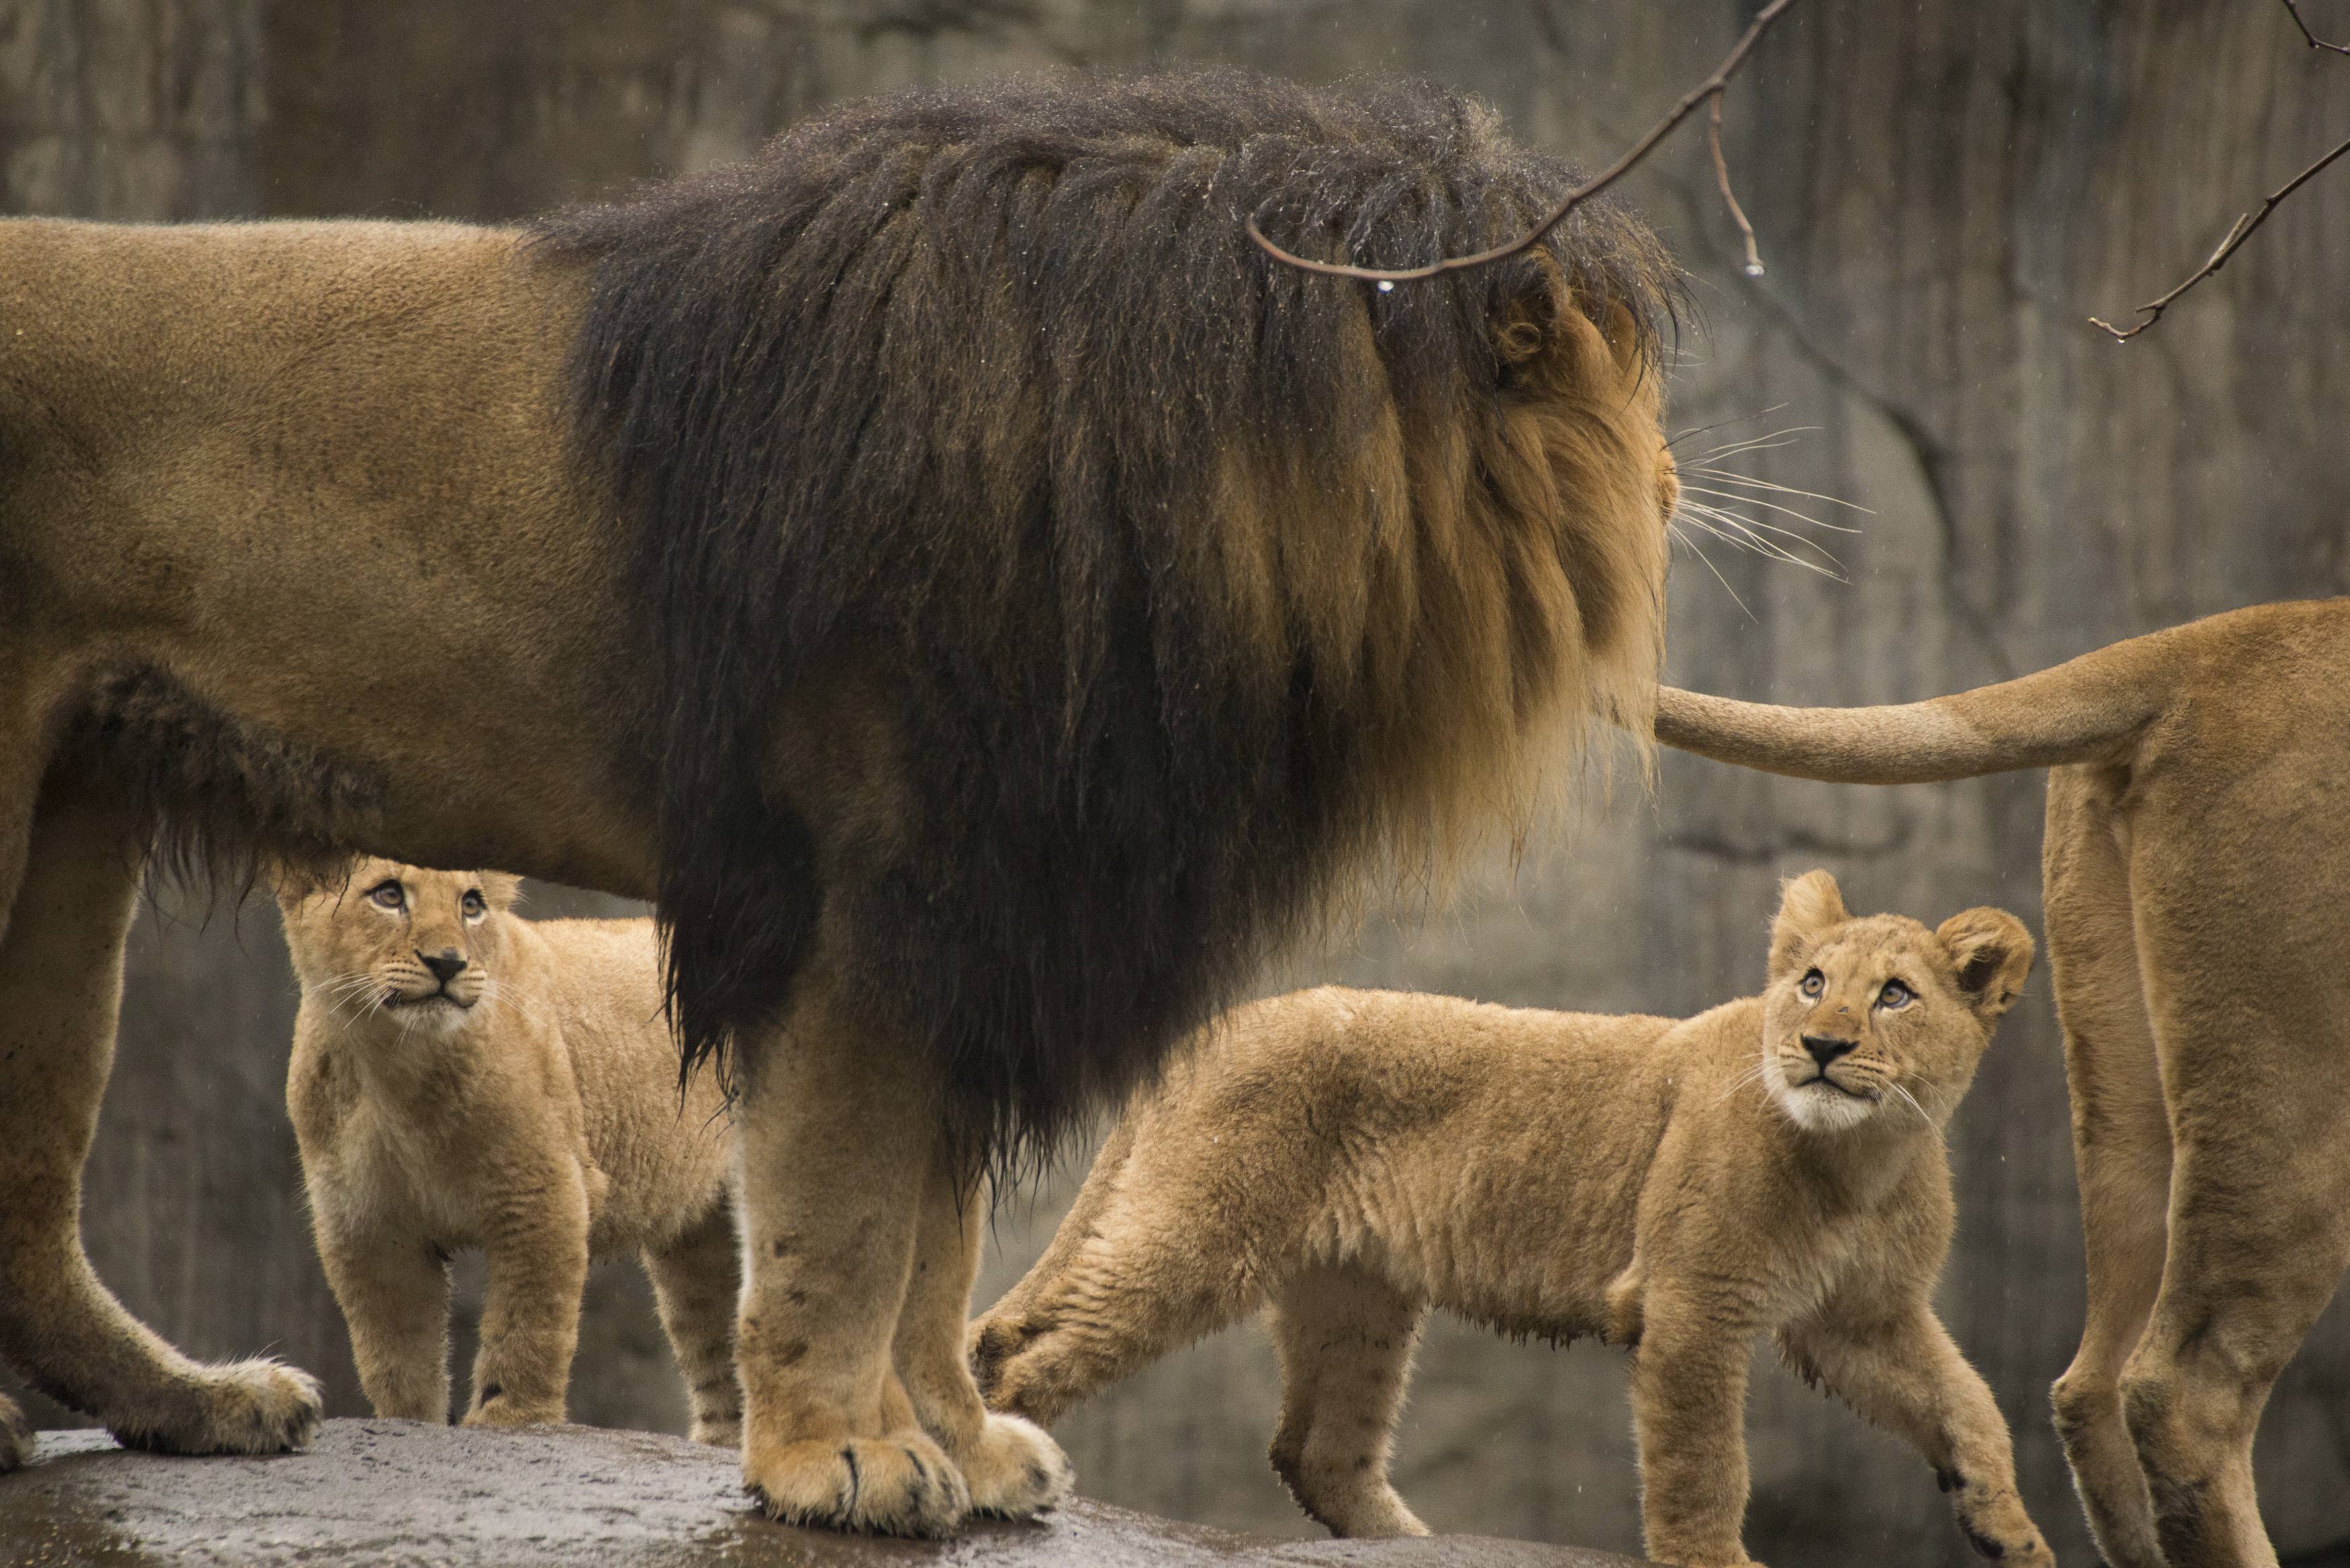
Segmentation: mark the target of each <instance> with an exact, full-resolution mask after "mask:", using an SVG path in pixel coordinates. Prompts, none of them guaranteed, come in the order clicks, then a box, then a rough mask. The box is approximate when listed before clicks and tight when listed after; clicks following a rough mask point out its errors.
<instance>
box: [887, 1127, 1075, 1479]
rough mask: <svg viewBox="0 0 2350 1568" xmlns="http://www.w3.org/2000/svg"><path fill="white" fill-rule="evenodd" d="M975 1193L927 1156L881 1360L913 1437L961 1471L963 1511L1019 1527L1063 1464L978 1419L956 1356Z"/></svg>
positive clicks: (1004, 1425) (980, 1409)
mask: <svg viewBox="0 0 2350 1568" xmlns="http://www.w3.org/2000/svg"><path fill="white" fill-rule="evenodd" d="M982 1229H983V1227H982V1224H981V1219H980V1210H979V1195H978V1193H977V1192H976V1191H974V1190H972V1189H970V1188H969V1187H967V1186H966V1185H965V1184H964V1183H963V1182H962V1181H960V1180H958V1179H956V1178H955V1174H954V1172H953V1170H952V1168H951V1166H950V1165H949V1164H948V1157H947V1153H946V1151H945V1150H943V1149H941V1150H939V1151H938V1152H937V1154H936V1156H935V1157H934V1158H933V1160H932V1163H931V1174H930V1179H929V1181H928V1183H927V1184H926V1186H925V1187H924V1189H923V1193H922V1214H921V1221H920V1227H919V1229H917V1231H915V1234H914V1272H913V1278H912V1280H911V1282H910V1283H909V1285H908V1287H907V1291H906V1306H905V1310H904V1312H903V1313H901V1314H899V1318H898V1340H897V1344H896V1345H894V1346H893V1347H892V1351H891V1359H892V1360H893V1361H894V1362H895V1364H896V1366H897V1368H898V1376H899V1379H900V1380H901V1381H902V1382H903V1383H904V1385H905V1388H906V1393H907V1395H908V1397H910V1399H911V1400H912V1401H913V1406H914V1415H915V1417H916V1418H917V1419H919V1420H920V1422H921V1425H922V1429H923V1430H924V1431H926V1432H928V1433H930V1435H931V1437H933V1438H937V1439H938V1440H939V1442H940V1444H941V1446H942V1447H944V1448H945V1449H946V1451H947V1453H948V1455H949V1456H950V1457H951V1458H952V1459H953V1460H954V1462H955V1463H956V1464H957V1465H959V1466H961V1467H962V1475H963V1480H964V1481H965V1482H966V1483H968V1485H969V1486H970V1488H971V1506H972V1509H973V1510H975V1511H978V1512H981V1513H990V1514H996V1515H1000V1516H1003V1517H1006V1518H1012V1519H1025V1518H1027V1517H1029V1516H1030V1515H1032V1514H1035V1513H1036V1512H1038V1511H1041V1510H1044V1509H1047V1508H1050V1507H1052V1506H1053V1505H1054V1504H1055V1503H1056V1502H1058V1501H1061V1499H1062V1498H1064V1497H1066V1495H1068V1490H1069V1482H1070V1472H1069V1459H1068V1456H1067V1455H1066V1454H1065V1453H1063V1452H1062V1451H1061V1445H1060V1444H1058V1443H1056V1442H1055V1441H1053V1439H1052V1438H1049V1437H1047V1436H1046V1435H1045V1432H1044V1431H1043V1430H1042V1429H1041V1428H1037V1427H1036V1426H1035V1425H1034V1424H1032V1423H1030V1422H1029V1421H1026V1420H1024V1419H1023V1418H1022V1417H1018V1416H998V1415H991V1414H989V1413H988V1409H987V1407H986V1406H985V1405H983V1404H982V1403H981V1402H980V1397H979V1386H978V1385H977V1384H975V1383H973V1382H972V1376H971V1366H970V1364H969V1362H968V1361H966V1360H965V1359H964V1356H963V1322H964V1319H965V1318H966V1317H967V1316H968V1315H969V1314H970V1312H971V1282H972V1278H973V1277H974V1276H975V1275H977V1273H978V1272H979V1243H980V1238H981V1231H982Z"/></svg>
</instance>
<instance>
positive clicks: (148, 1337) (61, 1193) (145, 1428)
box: [0, 781, 319, 1454]
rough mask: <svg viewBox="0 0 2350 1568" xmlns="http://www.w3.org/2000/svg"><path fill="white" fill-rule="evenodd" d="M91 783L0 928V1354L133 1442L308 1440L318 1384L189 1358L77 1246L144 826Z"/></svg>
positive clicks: (40, 832)
mask: <svg viewBox="0 0 2350 1568" xmlns="http://www.w3.org/2000/svg"><path fill="white" fill-rule="evenodd" d="M94 795H95V792H94V791H92V790H90V789H89V788H88V787H87V786H86V785H85V784H82V783H81V782H80V781H76V782H75V783H74V784H72V785H71V786H70V787H68V788H60V789H57V791H55V792H54V793H53V794H50V795H48V796H47V797H45V798H44V800H43V801H42V804H41V806H40V808H39V810H38V811H37V812H36V815H35V816H34V818H33V824H32V830H31V835H30V839H29V848H28V853H27V854H26V857H25V870H24V876H23V881H22V885H21V887H20V888H18V889H17V890H16V893H17V896H16V900H15V903H14V907H13V909H11V912H10V919H9V922H8V928H7V931H6V934H5V937H0V1356H5V1358H6V1359H7V1360H8V1361H9V1362H10V1363H11V1364H13V1365H14V1366H17V1367H18V1368H20V1369H21V1370H23V1371H24V1372H25V1373H26V1375H27V1376H28V1378H29V1379H30V1380H31V1382H32V1383H33V1384H34V1386H36V1387H38V1388H39V1389H41V1390H42V1391H43V1392H45V1393H47V1394H49V1395H51V1396H52V1397H56V1398H57V1399H58V1400H59V1401H60V1402H62V1403H64V1404H68V1405H70V1406H73V1407H76V1408H78V1409H82V1410H87V1411H89V1412H90V1413H92V1414H93V1415H95V1416H97V1417H99V1420H101V1421H103V1422H104V1423H105V1424H106V1426H107V1427H108V1428H109V1429H110V1430H111V1431H112V1432H113V1433H114V1435H115V1437H116V1438H119V1439H120V1440H121V1441H122V1442H124V1443H126V1444H130V1445H131V1446H134V1447H141V1448H151V1449H163V1450H166V1451H169V1452H173V1453H189V1454H202V1453H275V1452H279V1451H282V1450H285V1449H294V1448H299V1447H300V1446H302V1445H303V1444H304V1443H305V1442H307V1440H308V1439H309V1437H310V1435H311V1433H312V1431H313V1430H315V1429H316V1428H317V1423H318V1417H319V1398H318V1386H317V1383H316V1382H315V1381H314V1380H313V1379H311V1378H310V1377H309V1376H307V1374H305V1373H301V1372H297V1371H296V1370H294V1369H293V1368H291V1367H287V1366H279V1365H277V1364H276V1363H275V1362H272V1361H265V1360H257V1361H246V1362H239V1363H235V1364H234V1365H229V1366H199V1365H197V1364H196V1363H194V1362H192V1361H190V1360H189V1359H188V1358H187V1357H186V1356H184V1355H181V1354H180V1353H179V1352H178V1351H176V1350H174V1349H172V1347H171V1346H170V1345H167V1344H165V1343H164V1342H163V1341H162V1340H161V1339H160V1338H158V1337H157V1336H156V1335H155V1334H153V1333H152V1332H151V1330H149V1329H148V1328H147V1327H146V1326H145V1325H144V1324H140V1322H139V1321H138V1320H137V1319H135V1318H133V1317H132V1316H131V1315H130V1314H129V1313H127V1312H125V1311H123V1310H122V1307H121V1305H120V1303H118V1302H116V1301H115V1299H114V1297H113V1296H112V1295H111V1294H109V1293H108V1291H107V1289H106V1287H105V1286H104V1285H102V1284H100V1283H99V1280H98V1276H97V1275H96V1273H94V1272H92V1271H91V1269H90V1266H89V1260H88V1256H87V1255H85V1254H84V1252H83V1251H82V1246H81V1234H80V1212H81V1169H82V1161H83V1159H84V1158H85V1157H86V1156H87V1155H88V1152H89V1146H90V1139H91V1137H93V1136H94V1135H95V1133H96V1131H97V1128H98V1111H99V1100H100V1098H101V1097H102V1096H104V1094H105V1090H106V1079H107V1073H108V1070H109V1067H110V1066H111V1065H112V1062H113V1055H114V1030H115V1022H116V1016H117V1012H118V1011H119V1008H120V1001H121V988H122V957H121V955H122V943H123V939H124V937H125V936H126V935H127V934H128V932H129V929H130V917H131V912H132V909H133V908H134V905H135V902H136V899H137V896H138V883H139V874H138V867H137V864H136V861H137V856H136V855H135V853H134V852H133V851H132V848H131V846H132V845H133V843H134V834H135V824H134V822H133V821H132V820H131V819H130V818H128V817H126V816H125V815H123V814H122V813H121V812H120V811H119V810H114V809H109V808H108V807H107V806H106V805H102V804H100V803H99V802H98V801H97V800H96V799H95V798H94Z"/></svg>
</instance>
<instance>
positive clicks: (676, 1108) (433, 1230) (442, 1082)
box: [277, 859, 743, 1446]
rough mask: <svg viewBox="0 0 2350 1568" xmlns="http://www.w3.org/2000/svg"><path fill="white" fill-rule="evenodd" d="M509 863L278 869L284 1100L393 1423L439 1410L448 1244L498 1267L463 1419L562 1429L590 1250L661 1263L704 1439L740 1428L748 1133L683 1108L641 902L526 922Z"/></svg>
mask: <svg viewBox="0 0 2350 1568" xmlns="http://www.w3.org/2000/svg"><path fill="white" fill-rule="evenodd" d="M516 885H517V884H516V881H515V878H514V877H508V876H504V875H503V874H501V873H498V872H494V871H484V872H452V871H426V870H421V869H420V868H418V867H413V866H403V865H400V864H398V863H396V862H393V861H390V860H375V859H369V860H361V861H359V862H357V863H356V864H355V865H354V866H353V867H351V871H350V875H349V877H348V880H334V881H328V882H326V883H324V884H318V885H307V884H295V883H291V882H285V883H281V884H280V886H279V888H278V895H277V901H278V907H279V909H281V910H282V911H283V912H284V914H285V917H286V945H287V946H288V947H289V948H290V949H291V950H292V951H293V955H294V968H295V971H296V973H297V974H298V975H299V976H300V977H301V981H302V1007H301V1012H299V1014H298V1015H297V1016H296V1019H295V1023H294V1059H293V1065H292V1068H291V1070H290V1071H289V1073H288V1075H287V1078H286V1107H287V1109H288V1110H289V1111H291V1112H292V1114H293V1118H294V1132H295V1136H296V1138H297V1139H298V1140H299V1142H300V1144H301V1149H302V1173H303V1177H304V1179H305V1180H306V1181H307V1183H308V1186H309V1192H310V1209H311V1215H312V1220H313V1223H314V1226H315V1228H316V1231H317V1238H318V1255H319V1257H320V1258H321V1259H322V1260H323V1261H324V1262H325V1263H326V1267H327V1280H328V1283H330V1284H331V1285H333V1287H334V1291H335V1300H336V1301H337V1302H338V1303H340V1305H341V1306H342V1309H343V1316H344V1318H345V1320H346V1321H347V1322H348V1324H350V1330H351V1350H352V1353H353V1355H354V1356H355V1357H356V1358H357V1360H358V1362H359V1381H360V1383H361V1385H362V1386H364V1387H365V1388H366V1390H367V1396H368V1399H369V1402H370V1403H371V1404H372V1405H373V1406H374V1407H375V1410H376V1414H378V1415H380V1416H400V1417H410V1418H411V1419H416V1420H422V1421H435V1422H439V1421H446V1420H447V1419H448V1418H449V1254H450V1253H451V1252H452V1251H456V1250H457V1249H459V1248H462V1247H479V1248H481V1249H482V1250H483V1251H484V1253H486V1254H487V1258H488V1263H489V1280H488V1289H487V1293H486V1299H485V1301H484V1305H483V1310H482V1323H481V1342H482V1345H481V1354H480V1355H479V1356H478V1357H477V1358H476V1359H475V1361H474V1363H473V1399H472V1402H471V1405H470V1407H469V1408H468V1409H467V1410H466V1412H465V1421H466V1424H468V1425H474V1424H484V1425H493V1426H519V1425H522V1424H525V1423H528V1422H536V1421H560V1420H562V1419H563V1414H564V1389H565V1386H566V1385H567V1383H568V1382H569V1380H570V1376H571V1356H572V1351H573V1349H574V1347H575V1346H576V1345H577V1341H578V1337H579V1298H580V1292H581V1290H582V1288H583V1287H584V1285H585V1283H586V1282H587V1261H588V1259H589V1257H590V1256H602V1255H604V1254H606V1253H609V1252H615V1251H629V1250H633V1251H638V1252H639V1253H640V1254H641V1255H642V1257H643V1259H644V1265H645V1272H647V1273H649V1274H650V1275H651V1276H652V1283H653V1293H654V1296H655V1299H656V1301H657V1302H658V1303H659V1305H660V1319H661V1326H662V1328H663V1329H665V1330H666V1331H667V1332H668V1334H669V1341H670V1345H671V1349H672V1350H674V1351H675V1352H676V1355H677V1364H678V1367H679V1369H680V1371H681V1372H682V1373H683V1375H684V1377H685V1381H686V1386H687V1390H688V1399H689V1402H690V1405H691V1410H692V1417H693V1426H692V1435H693V1436H694V1437H695V1438H698V1439H699V1440H701V1441H702V1442H706V1443H719V1444H725V1445H729V1446H733V1445H737V1444H739V1443H740V1442H741V1439H742V1424H743V1397H742V1392H741V1388H740V1386H739V1385H738V1384H737V1382H736V1380H735V1375H734V1306H735V1296H736V1293H737V1289H738V1284H739V1281H740V1272H739V1264H738V1262H737V1259H736V1256H735V1236H734V1221H733V1201H732V1198H731V1181H732V1171H733V1137H732V1134H731V1132H730V1130H729V1128H728V1124H727V1122H726V1119H725V1117H724V1116H723V1106H722V1103H721V1097H720V1094H719V1091H718V1089H717V1087H716V1085H714V1084H713V1082H712V1076H711V1075H710V1074H708V1073H702V1074H700V1075H696V1077H695V1078H694V1079H693V1080H692V1082H691V1085H689V1086H688V1089H687V1092H686V1094H685V1096H684V1101H683V1103H682V1104H680V1101H679V1096H678V1086H677V1053H676V1048H675V1047H674V1046H673V1045H672V1044H671V1042H670V1035H669V1029H668V1025H667V1023H666V1021H665V1019H664V1017H663V1014H662V1012H661V996H660V978H659V971H658V968H657V965H656V962H655V953H654V940H653V930H652V922H651V921H650V920H541V921H532V920H525V919H521V918H520V917H519V916H516V915H515V914H514V913H513V911H512V905H513V903H514V898H515V888H516Z"/></svg>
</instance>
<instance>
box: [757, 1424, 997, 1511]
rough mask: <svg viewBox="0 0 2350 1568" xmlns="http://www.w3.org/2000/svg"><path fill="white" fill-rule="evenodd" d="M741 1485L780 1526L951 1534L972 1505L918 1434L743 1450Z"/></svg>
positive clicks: (941, 1453)
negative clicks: (809, 1525)
mask: <svg viewBox="0 0 2350 1568" xmlns="http://www.w3.org/2000/svg"><path fill="white" fill-rule="evenodd" d="M743 1490H745V1491H748V1492H750V1493H752V1494H753V1495H754V1496H755V1497H757V1498H758V1500H759V1504H760V1506H761V1507H762V1508H764V1509H765V1510H766V1511H767V1513H768V1516H769V1517H771V1518H774V1519H778V1520H781V1521H783V1522H785V1524H812V1525H818V1526H821V1527H823V1528H825V1529H827V1530H856V1531H863V1532H868V1533H870V1534H875V1535H926V1536H941V1535H951V1534H953V1533H954V1532H955V1529H956V1527H957V1526H959V1525H960V1524H962V1521H963V1517H964V1515H966V1514H968V1513H969V1512H970V1511H971V1490H970V1488H969V1487H967V1486H965V1485H964V1484H963V1479H962V1471H961V1470H959V1469H956V1468H955V1467H954V1464H953V1462H952V1461H951V1460H950V1459H948V1458H947V1456H946V1450H945V1449H941V1448H940V1447H939V1446H938V1445H937V1444H936V1443H934V1442H932V1441H931V1439H930V1438H928V1437H926V1436H924V1435H923V1434H921V1433H920V1432H899V1433H894V1434H892V1435H890V1436H889V1437H886V1438H842V1439H840V1440H838V1441H837V1442H798V1443H780V1444H776V1445H774V1446H772V1447H765V1448H761V1449H755V1450H746V1451H745V1452H744V1454H743Z"/></svg>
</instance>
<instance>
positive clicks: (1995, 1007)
mask: <svg viewBox="0 0 2350 1568" xmlns="http://www.w3.org/2000/svg"><path fill="white" fill-rule="evenodd" d="M1934 935H1935V936H1936V937H1937V938H1938V939H1939V940H1940V941H1941V944H1942V946H1943V947H1944V948H1945V949H1946V950H1949V952H1950V968H1951V971H1952V973H1953V975H1954V976H1955V977H1956V979H1957V981H1958V985H1959V994H1960V996H1963V997H1965V998H1966V1001H1967V1005H1968V1006H1969V1007H1971V1008H1972V1009H1974V1013H1975V1016H1976V1017H1978V1018H1980V1019H1981V1020H1982V1021H1983V1023H1985V1024H1986V1025H1989V1024H1992V1023H1998V1022H1999V1020H2000V1015H2001V1014H2002V1013H2004V1012H2006V1011H2007V1010H2008V1009H2009V1008H2011V1007H2012V1006H2014V1005H2015V999H2016V997H2017V995H2018V994H2020V993H2021V992H2022V990H2023V978H2024V976H2026V975H2028V974H2030V973H2031V972H2032V952H2033V947H2032V933H2031V932H2030V931H2028V930H2026V929H2023V922H2022V920H2019V919H2016V918H2015V917H2014V916H2013V915H2011V914H2009V913H2008V912H2007V911H2006V910H2005V909H1967V910H1963V911H1961V912H1960V913H1959V914H1955V915H1952V916H1951V917H1950V919H1947V920H1944V921H1943V922H1942V923H1941V926H1940V927H1939V929H1936V931H1935V932H1934Z"/></svg>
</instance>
